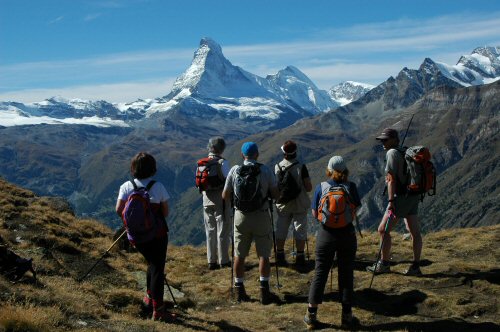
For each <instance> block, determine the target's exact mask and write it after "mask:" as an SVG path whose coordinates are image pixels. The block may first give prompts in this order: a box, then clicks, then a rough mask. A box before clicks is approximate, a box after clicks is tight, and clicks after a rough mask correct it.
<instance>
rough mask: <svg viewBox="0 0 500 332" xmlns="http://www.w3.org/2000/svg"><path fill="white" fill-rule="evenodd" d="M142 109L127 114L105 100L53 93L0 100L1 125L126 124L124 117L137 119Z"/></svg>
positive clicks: (105, 125) (100, 125)
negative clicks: (41, 97) (38, 99)
mask: <svg viewBox="0 0 500 332" xmlns="http://www.w3.org/2000/svg"><path fill="white" fill-rule="evenodd" d="M140 117H142V115H141V114H139V113H131V114H127V113H125V112H122V111H120V110H119V109H117V108H116V107H115V106H114V105H113V104H111V103H108V102H106V101H103V100H100V101H88V100H82V99H72V100H68V99H64V98H61V97H52V98H50V99H46V100H44V101H42V102H35V103H29V104H23V103H17V102H0V126H6V127H10V126H18V125H34V124H42V123H44V124H88V125H92V126H98V127H109V126H120V127H123V126H127V124H125V122H124V121H125V120H128V119H138V118H140Z"/></svg>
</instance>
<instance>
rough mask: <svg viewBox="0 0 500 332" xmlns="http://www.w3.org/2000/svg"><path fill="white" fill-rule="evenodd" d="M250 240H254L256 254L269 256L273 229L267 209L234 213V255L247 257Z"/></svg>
mask: <svg viewBox="0 0 500 332" xmlns="http://www.w3.org/2000/svg"><path fill="white" fill-rule="evenodd" d="M252 240H255V249H256V251H257V256H259V257H265V258H269V257H271V249H272V247H273V229H272V227H271V220H270V219H269V213H268V212H267V210H258V211H254V212H248V213H244V214H243V213H242V212H241V211H239V210H236V211H235V214H234V255H235V256H236V257H247V256H248V252H249V251H250V245H251V244H252Z"/></svg>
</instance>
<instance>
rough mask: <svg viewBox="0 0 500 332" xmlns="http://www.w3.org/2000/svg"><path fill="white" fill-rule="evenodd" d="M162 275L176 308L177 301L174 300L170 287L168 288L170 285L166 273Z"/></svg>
mask: <svg viewBox="0 0 500 332" xmlns="http://www.w3.org/2000/svg"><path fill="white" fill-rule="evenodd" d="M163 277H164V278H165V284H166V285H167V288H168V291H169V293H170V296H171V297H172V301H173V302H174V308H176V309H177V308H178V307H179V306H178V305H177V301H176V300H175V297H174V293H172V289H171V288H170V285H169V284H168V280H167V275H166V274H165V275H164V276H163Z"/></svg>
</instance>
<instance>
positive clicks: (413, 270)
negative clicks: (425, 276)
mask: <svg viewBox="0 0 500 332" xmlns="http://www.w3.org/2000/svg"><path fill="white" fill-rule="evenodd" d="M403 274H404V275H405V276H414V277H420V276H421V275H422V271H420V266H418V265H415V264H412V265H410V267H409V268H408V269H407V270H405V271H404V272H403Z"/></svg>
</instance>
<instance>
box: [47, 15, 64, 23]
mask: <svg viewBox="0 0 500 332" xmlns="http://www.w3.org/2000/svg"><path fill="white" fill-rule="evenodd" d="M63 19H64V16H59V17H56V18H55V19H53V20H52V21H49V24H54V23H57V22H59V21H62V20H63Z"/></svg>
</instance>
